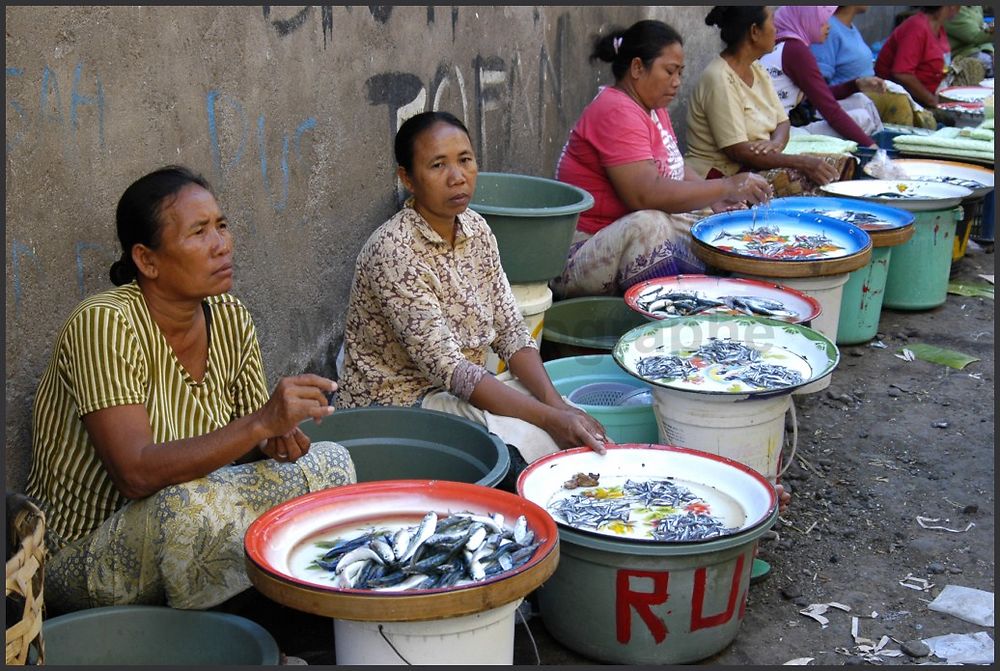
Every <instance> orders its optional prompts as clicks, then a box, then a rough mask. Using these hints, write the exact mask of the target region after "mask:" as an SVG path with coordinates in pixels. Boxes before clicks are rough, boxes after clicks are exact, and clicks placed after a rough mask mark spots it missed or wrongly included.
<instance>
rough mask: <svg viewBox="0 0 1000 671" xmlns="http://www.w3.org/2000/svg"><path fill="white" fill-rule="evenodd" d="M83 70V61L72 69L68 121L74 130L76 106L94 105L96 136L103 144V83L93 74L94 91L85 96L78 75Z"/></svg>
mask: <svg viewBox="0 0 1000 671" xmlns="http://www.w3.org/2000/svg"><path fill="white" fill-rule="evenodd" d="M82 72H83V63H77V64H76V69H75V70H73V88H72V89H71V90H70V99H69V121H70V124H71V125H72V126H73V130H74V131H75V130H76V129H77V127H78V126H79V120H78V119H77V108H78V107H79V106H80V105H94V106H95V107H96V108H97V137H98V141H99V142H100V145H101V146H102V147H103V146H104V85H103V84H102V83H101V78H100V77H98V76H96V75H95V80H96V84H95V88H96V92H95V93H94V95H92V96H85V95H83V94H81V93H80V76H81V74H82Z"/></svg>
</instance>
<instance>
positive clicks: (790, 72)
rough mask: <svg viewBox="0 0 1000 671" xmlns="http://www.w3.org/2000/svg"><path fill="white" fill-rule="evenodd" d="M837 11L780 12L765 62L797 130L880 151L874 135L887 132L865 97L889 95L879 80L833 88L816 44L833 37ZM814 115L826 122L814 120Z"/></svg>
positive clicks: (858, 80)
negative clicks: (815, 53) (818, 58)
mask: <svg viewBox="0 0 1000 671" xmlns="http://www.w3.org/2000/svg"><path fill="white" fill-rule="evenodd" d="M834 10H836V6H835V5H822V6H789V5H785V6H782V7H779V8H778V10H777V11H776V12H775V14H774V28H775V39H776V46H775V47H774V49H773V50H772V51H771V53H769V54H765V55H764V56H762V57H761V59H760V62H761V65H763V66H764V67H765V68H766V69H767V72H768V74H769V75H770V76H771V83H772V84H773V85H774V89H775V91H777V93H778V98H779V99H780V100H781V102H782V105H784V108H785V113H786V114H788V115H789V118H790V119H792V125H794V126H797V127H801V128H802V130H804V131H806V132H807V133H811V134H813V135H830V136H833V137H839V138H843V139H845V140H851V141H852V142H856V143H857V144H858V146H859V147H876V146H877V145H876V143H875V140H873V139H872V138H871V136H872V134H874V133H877V132H878V131H880V130H882V120H881V119H880V118H879V115H878V110H877V109H876V108H875V103H873V102H872V101H871V99H870V98H868V97H867V96H866V95H865V94H864V93H862V91H864V92H868V91H871V92H872V93H884V92H885V90H886V88H885V82H883V81H882V80H881V79H879V78H878V77H859V78H856V79H852V80H849V81H846V82H844V83H842V84H838V85H836V86H834V87H832V88H831V87H830V86H828V85H827V83H826V81H824V79H823V75H822V74H821V73H820V70H819V66H818V65H817V64H816V58H815V56H813V54H812V51H810V50H809V45H811V44H821V43H823V42H824V41H825V40H826V36H827V33H829V31H830V17H831V16H833V12H834ZM814 113H815V114H818V115H819V116H820V117H822V118H821V119H819V120H816V119H814Z"/></svg>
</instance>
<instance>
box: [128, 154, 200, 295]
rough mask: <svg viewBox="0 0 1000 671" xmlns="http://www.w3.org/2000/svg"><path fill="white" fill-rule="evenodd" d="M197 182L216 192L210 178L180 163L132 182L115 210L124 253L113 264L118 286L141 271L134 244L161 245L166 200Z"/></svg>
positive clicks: (152, 247)
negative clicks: (136, 263)
mask: <svg viewBox="0 0 1000 671" xmlns="http://www.w3.org/2000/svg"><path fill="white" fill-rule="evenodd" d="M190 184H194V185H196V186H200V187H201V188H203V189H205V190H206V191H208V192H209V193H212V187H211V186H209V184H208V181H207V180H206V179H205V178H204V177H202V176H201V175H199V174H198V173H196V172H194V171H193V170H190V169H189V168H185V167H183V166H179V165H168V166H165V167H163V168H160V169H159V170H154V171H153V172H151V173H149V174H148V175H145V176H143V177H140V178H139V179H137V180H135V181H134V182H132V184H130V185H129V187H128V188H127V189H125V193H123V194H122V197H121V198H120V199H118V208H117V209H116V210H115V225H116V227H117V229H118V242H120V243H121V246H122V256H121V258H120V259H118V260H117V261H115V262H114V263H113V264H111V272H110V276H111V282H112V283H113V284H114V285H115V286H119V287H120V286H122V285H123V284H128V283H129V282H131V281H132V280H134V279H135V278H136V277H137V276H138V275H139V270H138V268H136V266H135V262H134V261H133V260H132V248H133V247H134V246H136V245H145V246H147V247H149V248H150V249H156V248H157V247H159V246H160V231H161V228H162V224H163V222H162V220H161V215H162V214H163V207H164V205H165V204H166V202H165V201H166V200H167V199H168V198H170V197H171V196H174V195H176V194H177V193H178V192H180V190H181V189H183V188H184V187H185V186H188V185H190Z"/></svg>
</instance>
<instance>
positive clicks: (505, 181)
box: [469, 172, 594, 284]
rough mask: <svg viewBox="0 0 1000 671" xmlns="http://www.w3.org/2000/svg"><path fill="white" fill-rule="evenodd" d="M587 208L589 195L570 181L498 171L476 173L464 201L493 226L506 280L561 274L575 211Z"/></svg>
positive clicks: (536, 279)
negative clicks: (469, 197) (473, 185)
mask: <svg viewBox="0 0 1000 671" xmlns="http://www.w3.org/2000/svg"><path fill="white" fill-rule="evenodd" d="M593 206H594V197H593V196H591V195H590V194H589V193H587V192H586V191H584V190H583V189H580V188H577V187H575V186H573V185H571V184H566V183H564V182H558V181H556V180H554V179H545V178H543V177H533V176H530V175H517V174H512V173H503V172H481V173H479V176H478V177H477V178H476V192H475V194H473V197H472V202H471V203H470V204H469V208H470V209H472V210H475V211H476V212H478V213H479V214H481V215H483V217H484V218H485V219H486V223H488V224H489V225H490V228H491V229H492V230H493V235H494V236H496V239H497V246H498V247H499V248H500V264H501V265H502V266H503V269H504V272H506V273H507V279H508V280H509V281H510V283H511V284H523V283H528V282H548V281H549V280H551V279H552V278H554V277H558V276H559V275H561V274H562V271H563V267H564V266H565V265H566V257H567V255H568V254H569V245H570V242H572V240H573V231H574V230H576V223H577V221H578V220H579V219H580V213H581V212H583V211H585V210H589V209H590V208H591V207H593Z"/></svg>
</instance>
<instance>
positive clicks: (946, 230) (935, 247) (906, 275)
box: [882, 207, 962, 310]
mask: <svg viewBox="0 0 1000 671" xmlns="http://www.w3.org/2000/svg"><path fill="white" fill-rule="evenodd" d="M913 214H914V215H915V217H916V220H915V221H914V222H913V227H914V233H913V237H912V238H910V241H909V242H906V243H904V244H902V245H899V246H898V247H896V248H895V249H894V250H893V253H892V264H891V266H890V267H889V272H888V276H887V278H886V282H885V296H884V297H883V300H882V305H883V307H887V308H892V309H894V310H928V309H930V308H934V307H937V306H939V305H942V304H943V303H944V302H945V299H946V298H947V297H948V277H949V275H950V271H951V257H952V252H953V251H954V238H955V227H956V224H957V223H958V221H959V220H960V219H961V218H962V208H961V207H956V208H949V209H947V210H928V211H926V212H914V213H913Z"/></svg>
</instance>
